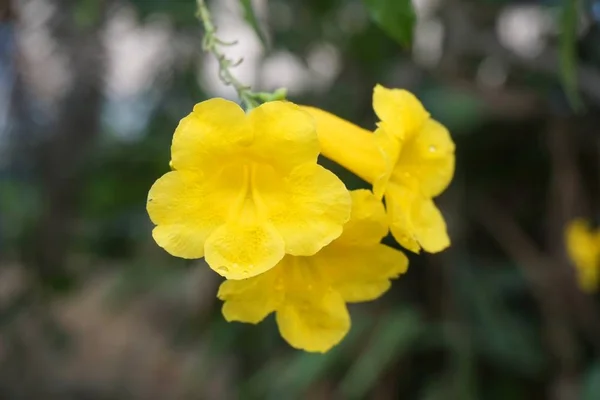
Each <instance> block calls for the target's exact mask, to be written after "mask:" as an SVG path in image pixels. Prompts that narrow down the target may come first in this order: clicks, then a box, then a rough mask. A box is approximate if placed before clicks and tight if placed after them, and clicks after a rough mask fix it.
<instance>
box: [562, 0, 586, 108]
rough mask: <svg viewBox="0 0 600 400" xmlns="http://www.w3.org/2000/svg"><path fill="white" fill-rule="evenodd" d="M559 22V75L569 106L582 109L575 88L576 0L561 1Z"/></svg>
mask: <svg viewBox="0 0 600 400" xmlns="http://www.w3.org/2000/svg"><path fill="white" fill-rule="evenodd" d="M563 2H564V4H563V10H562V14H561V21H560V73H561V80H562V84H563V88H564V91H565V94H566V96H567V99H568V100H569V104H570V105H571V107H572V108H573V109H574V110H580V109H581V107H582V103H581V97H580V95H579V90H578V87H577V49H576V45H577V25H578V24H577V22H578V18H577V17H578V5H579V3H578V0H563Z"/></svg>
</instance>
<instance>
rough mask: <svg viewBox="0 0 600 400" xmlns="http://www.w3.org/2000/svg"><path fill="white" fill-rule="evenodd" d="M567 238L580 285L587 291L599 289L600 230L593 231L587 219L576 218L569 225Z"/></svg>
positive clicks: (568, 248)
mask: <svg viewBox="0 0 600 400" xmlns="http://www.w3.org/2000/svg"><path fill="white" fill-rule="evenodd" d="M565 239H566V244H567V252H568V254H569V258H570V259H571V261H572V262H573V265H574V266H575V269H576V272H577V282H578V283H579V287H580V288H581V289H582V290H583V291H586V292H593V291H595V290H597V289H598V284H599V283H600V282H599V281H600V231H593V230H592V229H591V228H590V226H589V224H588V223H587V222H586V221H584V220H582V219H576V220H574V221H572V222H571V223H570V224H569V225H568V226H567V229H566V231H565Z"/></svg>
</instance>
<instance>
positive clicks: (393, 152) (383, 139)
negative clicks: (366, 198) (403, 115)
mask: <svg viewBox="0 0 600 400" xmlns="http://www.w3.org/2000/svg"><path fill="white" fill-rule="evenodd" d="M374 137H375V142H376V143H377V146H378V147H379V150H380V151H381V153H382V154H383V158H384V160H385V166H386V167H385V171H384V173H383V174H381V175H380V176H379V177H378V178H377V179H376V180H374V181H373V182H372V183H373V193H374V194H375V196H376V197H377V198H378V199H381V198H382V197H383V195H384V193H385V190H386V188H387V185H388V183H389V181H390V179H391V178H392V174H393V173H394V170H395V168H396V164H397V163H398V157H400V151H401V148H402V141H401V140H400V139H399V138H398V137H396V136H393V135H391V134H389V133H388V132H387V131H386V130H385V129H383V128H378V129H377V130H376V131H375V133H374Z"/></svg>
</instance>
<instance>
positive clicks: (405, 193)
mask: <svg viewBox="0 0 600 400" xmlns="http://www.w3.org/2000/svg"><path fill="white" fill-rule="evenodd" d="M415 197H416V196H415V194H414V192H412V191H409V190H407V189H406V188H403V187H401V186H397V185H389V187H388V188H387V190H386V192H385V207H386V210H387V215H388V219H389V224H390V231H391V232H392V236H394V239H396V241H397V242H398V243H399V244H400V245H401V246H402V247H404V248H405V249H407V250H410V251H412V252H414V253H419V251H420V250H421V246H420V245H419V242H418V241H417V238H416V235H415V229H414V226H413V223H412V219H411V209H412V205H413V204H414V202H415Z"/></svg>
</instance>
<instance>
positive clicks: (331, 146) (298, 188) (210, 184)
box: [147, 86, 454, 352]
mask: <svg viewBox="0 0 600 400" xmlns="http://www.w3.org/2000/svg"><path fill="white" fill-rule="evenodd" d="M373 106H374V109H375V112H376V114H377V116H378V117H379V119H380V122H379V123H378V124H377V129H376V130H375V132H370V131H367V130H364V129H362V128H360V127H358V126H356V125H353V124H352V123H350V122H348V121H345V120H343V119H340V118H338V117H337V116H335V115H332V114H329V113H327V112H326V111H323V110H319V109H316V108H312V107H308V106H297V105H294V104H293V103H290V102H285V101H272V102H268V103H265V104H262V105H260V106H258V107H257V108H254V109H252V110H250V111H249V112H248V113H245V112H244V111H243V110H242V109H241V108H240V107H239V106H238V105H237V104H235V103H232V102H229V101H226V100H223V99H212V100H207V101H205V102H202V103H200V104H197V105H196V106H195V107H194V110H193V111H192V113H191V114H190V115H188V116H187V117H185V118H184V119H183V120H181V122H180V124H179V126H178V127H177V129H176V131H175V135H174V137H173V144H172V148H171V156H172V157H171V167H172V171H171V172H168V173H167V174H165V175H164V176H163V177H161V178H160V179H159V180H158V181H156V183H155V184H154V185H153V187H152V188H151V189H150V193H149V195H148V204H147V208H148V213H149V215H150V218H151V220H152V222H153V223H154V224H155V225H156V227H155V228H154V230H153V237H154V239H155V241H156V242H157V243H158V245H159V246H161V247H163V248H164V249H165V250H166V251H167V252H169V253H170V254H172V255H174V256H177V257H183V258H191V259H194V258H201V257H204V258H205V260H206V262H207V264H208V265H209V266H210V267H211V268H212V269H213V270H215V271H216V272H217V273H219V274H220V275H222V276H224V277H225V278H226V281H225V282H223V283H222V285H221V287H220V289H219V293H218V297H219V298H220V299H222V300H223V301H224V305H223V315H224V316H225V318H226V319H227V320H228V321H241V322H248V323H258V322H260V321H261V320H262V319H264V318H265V317H266V316H267V315H268V314H270V313H275V314H276V320H277V324H278V326H279V330H280V332H281V335H282V336H283V338H284V339H285V340H286V341H287V342H288V343H290V345H292V346H293V347H296V348H299V349H304V350H306V351H314V352H325V351H327V350H329V349H330V348H331V347H332V346H334V345H336V344H337V343H339V342H340V341H341V340H342V338H343V337H344V336H345V335H346V333H347V332H348V330H349V329H350V317H349V314H348V310H347V308H346V303H349V302H363V301H370V300H374V299H376V298H377V297H379V296H381V295H382V294H383V293H384V292H386V291H387V290H388V289H389V287H390V279H393V278H396V277H398V276H399V275H400V274H402V273H404V272H405V271H406V269H407V266H408V260H407V258H406V256H405V255H404V254H403V253H402V252H400V251H398V250H396V249H393V248H391V247H388V246H386V245H383V244H381V243H380V242H381V239H382V238H383V237H384V236H386V235H387V233H388V231H390V230H391V233H392V235H393V236H394V238H395V239H396V240H397V241H398V243H399V244H401V245H402V246H403V247H405V248H406V249H408V250H411V251H413V252H419V251H420V250H421V249H423V250H425V251H428V252H438V251H441V250H443V249H444V248H446V247H447V246H449V244H450V240H449V238H448V235H447V233H446V225H445V222H444V219H443V217H442V215H441V213H440V212H439V210H438V209H437V207H436V206H435V204H434V203H433V200H432V199H433V198H434V197H435V196H437V195H439V194H440V193H441V192H442V191H443V190H444V189H445V188H446V187H447V186H448V184H449V183H450V180H451V179H452V175H453V172H454V144H453V142H452V140H451V138H450V135H449V133H448V131H447V130H446V129H445V128H444V127H443V126H442V125H441V124H439V123H438V122H436V121H434V120H432V119H431V118H430V116H429V114H428V113H427V112H426V111H425V109H424V108H423V106H422V105H421V103H420V102H419V101H418V100H417V99H416V97H414V96H413V95H412V94H410V93H409V92H407V91H404V90H389V89H385V88H383V87H381V86H377V87H376V88H375V90H374V97H373ZM319 153H321V154H323V155H324V156H325V157H328V158H330V159H332V160H333V161H335V162H337V163H339V164H340V165H342V166H344V167H345V168H347V169H348V170H350V171H352V172H354V173H355V174H357V175H358V176H360V177H362V178H363V179H365V180H366V181H367V182H369V183H371V184H372V185H373V192H371V191H369V190H358V191H353V192H348V190H347V189H346V187H345V186H344V184H343V183H342V181H341V180H339V178H337V176H336V175H334V174H333V173H331V172H330V171H328V170H327V169H325V168H323V167H321V166H320V165H318V164H317V157H318V155H319ZM383 198H385V207H384V204H383V203H382V199H383Z"/></svg>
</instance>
